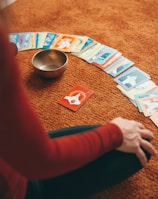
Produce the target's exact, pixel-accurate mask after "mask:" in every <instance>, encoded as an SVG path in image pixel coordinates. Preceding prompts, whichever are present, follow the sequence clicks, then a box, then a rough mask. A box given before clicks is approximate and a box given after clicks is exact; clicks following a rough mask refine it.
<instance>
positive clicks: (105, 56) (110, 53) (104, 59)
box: [93, 47, 118, 67]
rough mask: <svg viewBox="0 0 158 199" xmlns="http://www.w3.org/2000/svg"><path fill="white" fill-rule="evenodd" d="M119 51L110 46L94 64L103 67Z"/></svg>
mask: <svg viewBox="0 0 158 199" xmlns="http://www.w3.org/2000/svg"><path fill="white" fill-rule="evenodd" d="M117 52H118V51H117V50H116V49H114V48H110V47H108V48H107V51H106V52H105V53H104V54H103V55H102V56H100V57H98V58H97V59H96V60H95V61H94V62H93V65H95V66H98V67H101V66H102V65H103V64H105V63H106V62H107V61H108V60H109V59H110V58H111V57H112V56H113V55H114V54H115V53H117Z"/></svg>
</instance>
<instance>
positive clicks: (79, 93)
mask: <svg viewBox="0 0 158 199" xmlns="http://www.w3.org/2000/svg"><path fill="white" fill-rule="evenodd" d="M93 93H94V91H93V90H91V89H88V88H86V87H84V86H81V85H79V84H76V85H75V86H73V87H72V88H71V89H70V90H69V91H68V92H66V93H65V95H64V96H63V97H61V98H60V99H59V100H58V103H59V104H61V105H62V106H65V107H66V108H68V109H70V110H72V111H74V112H75V111H77V110H78V109H79V108H80V107H81V106H82V105H83V104H84V103H85V102H86V101H87V100H88V98H89V97H90V96H91V95H92V94H93Z"/></svg>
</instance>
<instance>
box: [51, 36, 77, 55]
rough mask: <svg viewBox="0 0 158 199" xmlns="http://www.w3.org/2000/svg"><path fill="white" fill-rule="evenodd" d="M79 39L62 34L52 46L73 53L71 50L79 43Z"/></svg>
mask: <svg viewBox="0 0 158 199" xmlns="http://www.w3.org/2000/svg"><path fill="white" fill-rule="evenodd" d="M77 38H78V37H77V36H76V35H68V34H60V35H59V36H58V37H57V39H56V40H55V41H54V43H53V44H52V45H51V48H54V49H57V50H61V51H64V52H71V48H72V46H73V45H74V44H75V42H76V41H77Z"/></svg>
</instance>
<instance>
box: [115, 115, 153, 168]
mask: <svg viewBox="0 0 158 199" xmlns="http://www.w3.org/2000/svg"><path fill="white" fill-rule="evenodd" d="M111 123H114V124H116V125H117V126H118V127H119V128H120V130H121V131H122V134H123V141H122V144H121V146H120V147H118V148H117V149H116V150H119V151H122V152H126V153H135V154H136V156H137V157H138V159H139V161H140V162H141V164H142V166H143V167H144V166H145V165H146V163H147V158H146V155H145V153H144V151H143V150H145V151H146V152H148V153H149V154H150V155H157V151H156V149H155V148H154V146H153V145H152V144H151V143H150V142H149V141H151V140H152V139H153V138H154V136H153V133H152V132H151V131H150V130H148V129H146V128H145V127H144V125H143V124H141V123H139V122H137V121H134V120H128V119H123V118H121V117H118V118H115V119H113V120H112V121H111Z"/></svg>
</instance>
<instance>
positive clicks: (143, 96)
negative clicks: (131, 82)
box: [135, 93, 158, 113]
mask: <svg viewBox="0 0 158 199" xmlns="http://www.w3.org/2000/svg"><path fill="white" fill-rule="evenodd" d="M152 96H158V93H143V94H137V95H135V101H136V104H137V107H138V110H139V112H140V113H142V112H143V110H142V108H141V106H140V104H139V99H141V98H145V97H152Z"/></svg>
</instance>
